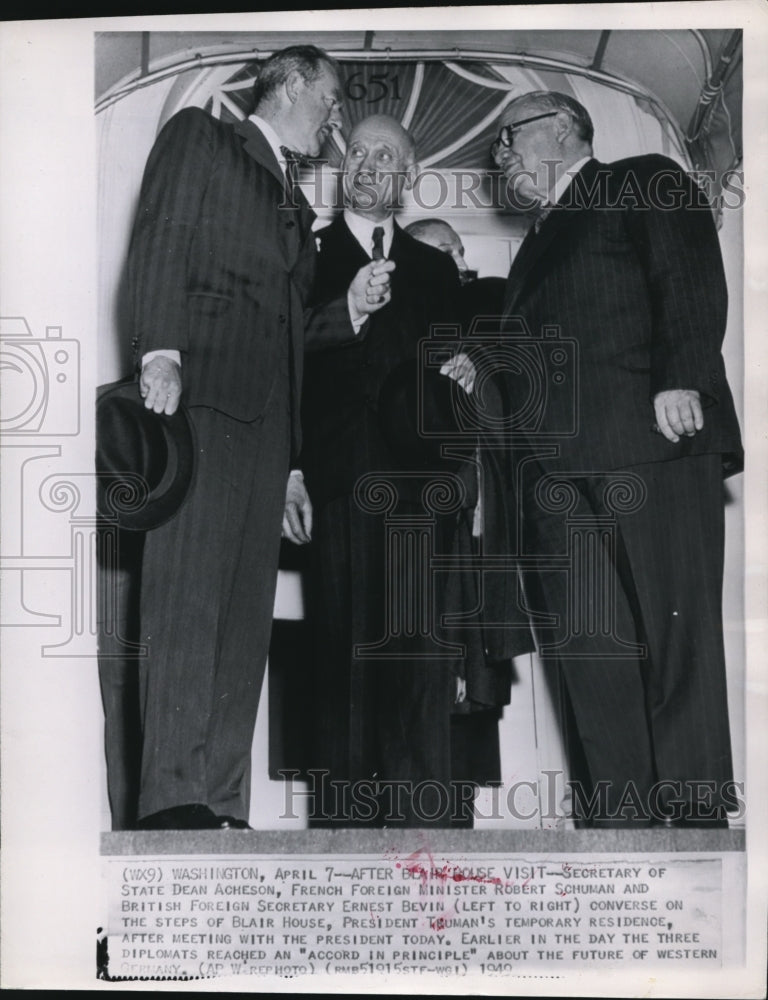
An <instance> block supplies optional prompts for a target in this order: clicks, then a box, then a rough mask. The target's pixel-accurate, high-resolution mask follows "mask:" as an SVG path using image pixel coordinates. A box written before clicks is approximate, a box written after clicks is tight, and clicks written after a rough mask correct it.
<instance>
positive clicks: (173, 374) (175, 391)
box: [139, 357, 181, 417]
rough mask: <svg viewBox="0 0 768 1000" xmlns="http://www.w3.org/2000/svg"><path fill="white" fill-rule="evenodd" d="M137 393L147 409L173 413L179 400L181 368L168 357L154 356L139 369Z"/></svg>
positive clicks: (177, 406)
mask: <svg viewBox="0 0 768 1000" xmlns="http://www.w3.org/2000/svg"><path fill="white" fill-rule="evenodd" d="M139 393H140V395H141V398H142V399H143V400H144V405H145V406H146V408H147V409H148V410H154V411H155V413H167V414H168V416H169V417H170V415H171V414H172V413H175V412H176V410H177V409H178V408H179V402H180V400H181V368H180V366H179V365H177V364H176V362H175V361H171V359H170V358H163V357H154V358H152V360H151V361H148V362H147V363H146V364H145V365H144V367H143V368H142V369H141V376H140V377H139Z"/></svg>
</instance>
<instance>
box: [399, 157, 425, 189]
mask: <svg viewBox="0 0 768 1000" xmlns="http://www.w3.org/2000/svg"><path fill="white" fill-rule="evenodd" d="M420 172H421V167H420V166H419V164H418V163H412V164H411V165H410V167H408V168H407V169H406V171H405V181H404V183H403V187H404V188H405V190H406V191H411V190H412V189H413V185H414V184H415V183H416V178H417V177H418V176H419V173H420Z"/></svg>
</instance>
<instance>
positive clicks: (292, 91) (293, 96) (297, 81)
mask: <svg viewBox="0 0 768 1000" xmlns="http://www.w3.org/2000/svg"><path fill="white" fill-rule="evenodd" d="M284 86H285V93H286V96H287V97H288V100H289V101H290V102H291V104H295V103H296V101H298V99H299V95H300V94H301V91H302V88H303V87H304V86H305V83H304V77H303V76H302V75H301V73H300V72H299V71H298V70H297V69H295V70H293V71H292V72H290V73H289V74H288V76H287V77H286V79H285V85H284Z"/></svg>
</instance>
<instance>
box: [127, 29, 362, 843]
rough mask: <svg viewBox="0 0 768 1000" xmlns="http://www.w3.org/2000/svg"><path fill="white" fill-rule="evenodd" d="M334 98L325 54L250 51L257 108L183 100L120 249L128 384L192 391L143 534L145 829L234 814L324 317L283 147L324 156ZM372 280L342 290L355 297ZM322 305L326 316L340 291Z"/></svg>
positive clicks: (244, 800)
mask: <svg viewBox="0 0 768 1000" xmlns="http://www.w3.org/2000/svg"><path fill="white" fill-rule="evenodd" d="M341 103H342V98H341V92H340V85H339V77H338V72H337V68H336V65H335V63H334V62H333V61H332V60H331V59H330V58H329V57H328V56H327V55H326V54H325V53H324V52H322V51H321V50H319V49H316V48H315V47H313V46H297V47H293V48H289V49H285V50H282V51H281V52H278V53H276V54H274V55H273V56H271V57H270V58H269V59H267V60H265V62H264V64H263V65H262V67H261V70H260V73H259V77H258V80H257V82H256V85H255V92H254V108H255V110H254V113H253V115H251V117H250V118H248V119H247V120H246V121H243V122H240V123H238V124H235V125H229V124H226V123H223V122H220V121H218V120H217V119H215V118H212V117H211V116H209V115H208V114H206V113H205V112H203V111H201V110H199V109H196V108H187V109H184V110H183V111H180V112H179V113H178V114H176V115H175V116H174V117H173V118H172V119H171V120H170V121H169V122H168V123H167V124H166V126H165V127H164V128H163V130H162V132H161V133H160V135H159V136H158V138H157V141H156V143H155V146H154V148H153V150H152V152H151V154H150V157H149V160H148V163H147V167H146V171H145V175H144V180H143V184H142V188H141V194H140V200H139V206H138V212H137V217H136V222H135V227H134V232H133V237H132V242H131V247H130V251H129V283H130V291H131V298H132V304H133V314H134V315H133V319H134V344H135V348H136V353H137V358H138V359H139V360H140V365H141V374H140V378H139V386H138V391H139V392H140V393H141V395H142V397H143V398H144V401H145V405H146V406H147V407H148V408H150V409H152V410H154V411H155V412H156V413H157V414H163V413H165V414H171V413H173V412H174V410H175V409H176V407H177V406H178V405H179V402H180V400H181V401H183V402H184V403H185V404H186V406H187V408H188V412H189V416H190V419H191V422H192V425H193V429H194V433H195V438H196V463H197V464H196V470H195V479H194V482H193V485H192V489H191V492H190V495H189V496H188V498H187V500H186V502H185V504H184V505H183V507H182V508H181V510H180V511H179V513H178V514H177V515H176V516H175V517H173V518H172V519H171V520H170V521H168V522H167V523H166V524H164V525H162V526H161V527H158V528H156V529H154V530H152V531H149V532H148V533H147V536H146V540H145V546H144V556H143V567H142V575H141V608H140V620H141V641H142V642H144V643H146V645H147V647H148V656H147V657H146V658H145V659H143V660H142V661H141V664H140V677H139V683H140V697H141V712H142V761H141V787H140V795H139V803H138V815H139V826H140V828H144V829H167V828H173V829H180V828H190V829H193V828H220V827H228V826H229V827H232V826H234V827H245V826H247V817H248V808H249V778H250V774H249V765H250V753H251V741H252V736H253V729H254V724H255V719H256V712H257V707H258V701H259V694H260V690H261V685H262V678H263V672H264V665H265V661H266V655H267V649H268V643H269V636H270V630H271V619H272V608H273V602H274V591H275V582H276V575H277V559H278V549H279V543H280V534H281V520H282V516H283V509H284V504H285V496H286V483H287V479H288V472H289V468H290V456H291V454H296V453H297V452H298V450H299V447H300V430H299V428H300V422H299V400H300V392H301V382H302V369H303V353H304V342H305V326H306V325H307V323H309V322H310V321H311V322H313V323H314V324H315V326H316V328H318V329H322V325H323V320H322V319H321V318H320V317H319V316H317V315H316V316H314V317H310V316H309V315H308V314H307V315H305V311H306V308H307V304H308V300H309V293H310V290H311V287H312V282H313V277H314V266H315V254H316V249H315V240H314V236H313V234H312V231H311V224H312V221H313V218H314V216H313V213H312V212H311V210H310V208H309V206H308V205H307V203H306V200H305V199H304V198H303V195H302V194H301V192H300V191H299V189H298V188H296V187H293V186H292V185H291V173H290V169H289V167H290V160H291V157H292V152H291V151H293V152H295V153H299V154H306V155H308V156H317V155H318V154H319V152H320V148H321V145H322V142H323V140H324V138H325V137H326V136H327V135H328V133H329V132H330V130H331V129H333V128H335V127H338V126H339V125H340V111H341ZM287 168H288V169H287ZM370 277H371V276H370V273H366V274H364V275H363V276H361V278H360V280H359V281H358V283H357V284H356V285H355V286H354V289H352V290H350V292H349V296H350V299H354V300H355V301H357V303H358V308H359V309H360V310H363V311H364V310H365V309H367V308H368V303H367V299H366V288H367V284H368V280H369V279H370ZM375 298H376V299H378V292H377V293H376V296H375ZM372 301H373V299H372ZM325 307H326V308H325V316H326V318H328V319H329V321H332V322H333V324H334V325H338V322H339V319H338V317H337V316H336V314H335V313H334V309H336V308H338V310H339V313H340V314H344V315H346V314H347V310H348V300H347V294H346V290H345V294H344V295H343V296H340V297H339V301H338V302H337V303H331V302H327V303H326V304H325ZM372 308H373V307H372Z"/></svg>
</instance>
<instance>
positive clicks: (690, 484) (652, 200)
mask: <svg viewBox="0 0 768 1000" xmlns="http://www.w3.org/2000/svg"><path fill="white" fill-rule="evenodd" d="M726 313H727V291H726V284H725V276H724V269H723V263H722V258H721V253H720V247H719V241H718V236H717V232H716V228H715V224H714V220H713V216H712V212H711V209H710V207H709V205H708V203H707V202H706V199H705V198H704V196H703V194H702V192H701V191H700V190H699V189H698V188H697V186H696V185H695V184H694V183H693V182H692V181H691V180H690V179H689V178H688V176H687V175H686V174H685V173H684V172H683V171H682V170H681V169H680V168H679V167H678V166H677V164H675V163H673V162H672V161H671V160H669V159H667V158H665V157H662V156H655V155H653V156H641V157H634V158H631V159H627V160H623V161H620V162H617V163H612V164H607V165H606V164H601V163H599V162H598V161H597V160H594V159H593V160H590V161H588V162H587V163H586V164H585V165H584V166H583V167H582V169H581V170H580V172H579V173H578V174H577V175H576V177H575V178H574V179H573V180H572V181H571V183H570V185H569V186H568V188H567V189H566V191H565V193H564V194H563V195H562V196H561V199H560V201H559V202H558V204H557V205H556V206H555V207H554V209H553V210H552V211H551V213H550V214H549V215H548V217H547V218H546V219H545V220H544V221H543V224H542V226H541V228H540V231H539V232H538V233H535V232H534V231H533V230H532V231H531V232H530V233H529V235H528V236H527V237H526V239H525V240H524V242H523V244H522V246H521V248H520V250H519V252H518V255H517V257H516V258H515V260H514V262H513V264H512V268H511V270H510V274H509V279H508V283H507V289H506V295H505V324H506V328H507V330H508V331H509V333H508V335H509V336H510V337H512V338H514V337H515V336H520V330H521V327H520V326H519V324H517V321H518V320H519V319H520V318H522V319H523V320H524V321H525V323H526V324H527V330H528V333H529V334H530V336H531V338H532V341H531V346H530V352H531V354H530V357H531V368H536V369H537V371H538V372H539V376H540V377H539V381H538V382H537V381H536V380H535V379H534V380H533V383H535V384H534V387H533V388H531V385H532V383H531V382H529V383H528V384H526V383H525V381H524V380H523V379H521V378H520V377H518V376H514V375H512V376H511V377H510V380H509V392H510V397H511V398H512V399H513V400H516V401H517V403H516V405H517V407H518V409H519V410H520V412H521V413H522V412H525V414H526V416H525V419H526V420H527V421H528V423H527V424H526V425H525V426H527V428H528V433H527V447H528V448H529V449H530V451H529V452H528V457H524V449H521V451H520V461H519V462H518V464H517V474H518V477H519V482H520V483H522V484H523V488H522V490H521V492H522V493H523V495H524V496H525V532H526V544H527V551H528V554H529V555H532V556H535V557H540V565H539V569H538V572H536V573H531V574H529V576H528V581H527V582H528V584H529V587H530V590H529V593H530V596H531V600H532V603H533V604H534V610H537V611H543V612H549V613H551V614H554V615H555V620H557V622H558V626H559V627H558V628H556V629H554V630H551V629H541V630H540V638H541V640H542V642H543V644H544V647H545V653H547V655H550V656H552V657H554V658H556V659H557V660H558V661H559V662H560V663H561V665H562V666H563V669H564V672H565V678H566V682H567V689H568V694H569V696H570V700H571V702H572V705H573V708H574V715H575V722H576V729H577V731H578V742H579V743H580V745H581V750H582V751H583V753H584V755H585V758H586V761H587V768H588V772H589V775H588V777H589V779H590V780H591V782H592V783H593V785H594V784H595V783H597V782H599V781H602V780H605V781H606V782H607V784H608V785H609V786H610V791H609V796H610V797H611V802H612V803H613V804H614V806H615V805H616V803H618V802H620V801H621V796H622V794H625V793H626V791H627V787H628V782H629V781H632V782H634V783H635V786H636V787H637V788H638V789H639V790H640V792H641V795H643V796H645V801H646V803H647V801H648V795H649V789H651V788H652V786H653V785H654V782H656V781H658V780H662V779H671V780H674V781H681V782H683V783H685V782H688V781H691V780H713V781H715V782H716V783H717V787H718V795H720V793H721V790H722V788H723V785H724V783H725V782H727V780H728V779H729V778H730V775H731V758H730V741H729V730H728V718H727V707H726V692H725V667H724V656H723V637H722V625H721V608H720V605H721V588H722V573H723V563H722V560H723V487H722V475H723V471H724V470H725V472H726V473H728V472H733V471H737V470H738V469H740V468H741V464H742V447H741V441H740V435H739V428H738V423H737V419H736V414H735V410H734V404H733V399H732V396H731V392H730V388H729V386H728V382H727V380H726V375H725V369H724V365H723V359H722V355H721V346H722V341H723V336H724V332H725V324H726ZM516 324H517V327H516ZM515 329H517V333H515V332H514V331H515ZM526 349H528V348H526ZM537 366H538V367H537ZM672 389H693V390H697V391H698V392H699V393H700V396H701V402H702V406H703V408H704V409H703V413H704V428H703V429H702V430H700V431H699V432H698V433H696V434H695V435H694V436H693V437H687V436H683V437H681V439H680V441H679V442H677V443H672V442H670V441H668V440H667V439H666V438H665V437H664V436H663V435H662V434H660V433H659V432H658V429H657V428H655V422H656V418H655V413H654V407H653V398H654V396H655V395H656V394H657V393H659V392H662V391H665V390H672ZM526 406H527V407H528V409H527V410H525V407H526ZM531 453H535V454H536V456H537V459H536V461H531V459H530V454H531ZM547 475H548V476H550V478H549V479H543V478H542V476H547ZM552 475H556V476H558V477H560V478H563V479H565V480H567V481H568V482H569V483H570V487H568V488H574V489H575V492H574V493H573V494H566V493H565V492H562V491H561V492H560V493H559V495H557V494H556V489H557V487H556V486H555V483H554V481H553V480H552V478H551V476H552ZM612 484H613V485H614V486H615V487H616V489H617V490H618V492H612V489H611V485H612ZM547 487H552V489H554V490H555V492H552V489H548V488H547ZM566 501H567V502H566ZM566 508H567V509H566ZM579 518H581V519H584V518H587V519H590V518H591V519H592V521H591V523H592V525H593V527H594V528H595V530H597V529H598V527H599V530H600V531H602V532H603V536H601V537H603V542H602V543H601V545H600V546H599V547H598V549H597V550H596V553H597V555H596V556H595V561H594V563H593V564H592V565H591V568H590V569H589V572H587V571H586V570H585V568H584V567H585V565H586V564H585V563H583V562H581V561H580V559H579V555H578V552H577V551H576V548H575V547H574V546H576V544H577V543H578V539H579V538H581V536H580V535H579V531H580V530H581V529H580V528H579V524H580V525H582V526H583V525H585V524H586V523H587V522H586V521H585V520H581V521H578V519H579ZM577 521H578V523H577ZM569 531H571V532H572V534H571V535H570V536H569V534H568V532H569ZM569 538H570V541H569ZM574 539H576V541H574ZM582 540H583V539H582ZM585 544H587V543H586V542H585ZM563 556H568V558H569V559H570V564H569V567H568V571H567V572H563V571H562V567H561V569H559V570H558V569H556V568H555V567H554V563H553V559H554V561H555V562H556V560H557V558H559V557H563ZM585 573H586V576H585V575H584V574H585ZM580 574H581V575H580ZM595 616H597V617H595ZM681 794H682V798H683V800H686V801H688V803H689V805H690V798H691V792H690V789H689V790H688V793H687V798H686V791H685V790H683V792H682V793H681ZM667 797H669V796H668V795H667ZM663 798H664V796H662V799H663ZM716 801H719V802H722V798H717V797H716ZM603 818H605V817H603ZM640 819H641V820H642V819H643V818H642V817H640Z"/></svg>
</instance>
